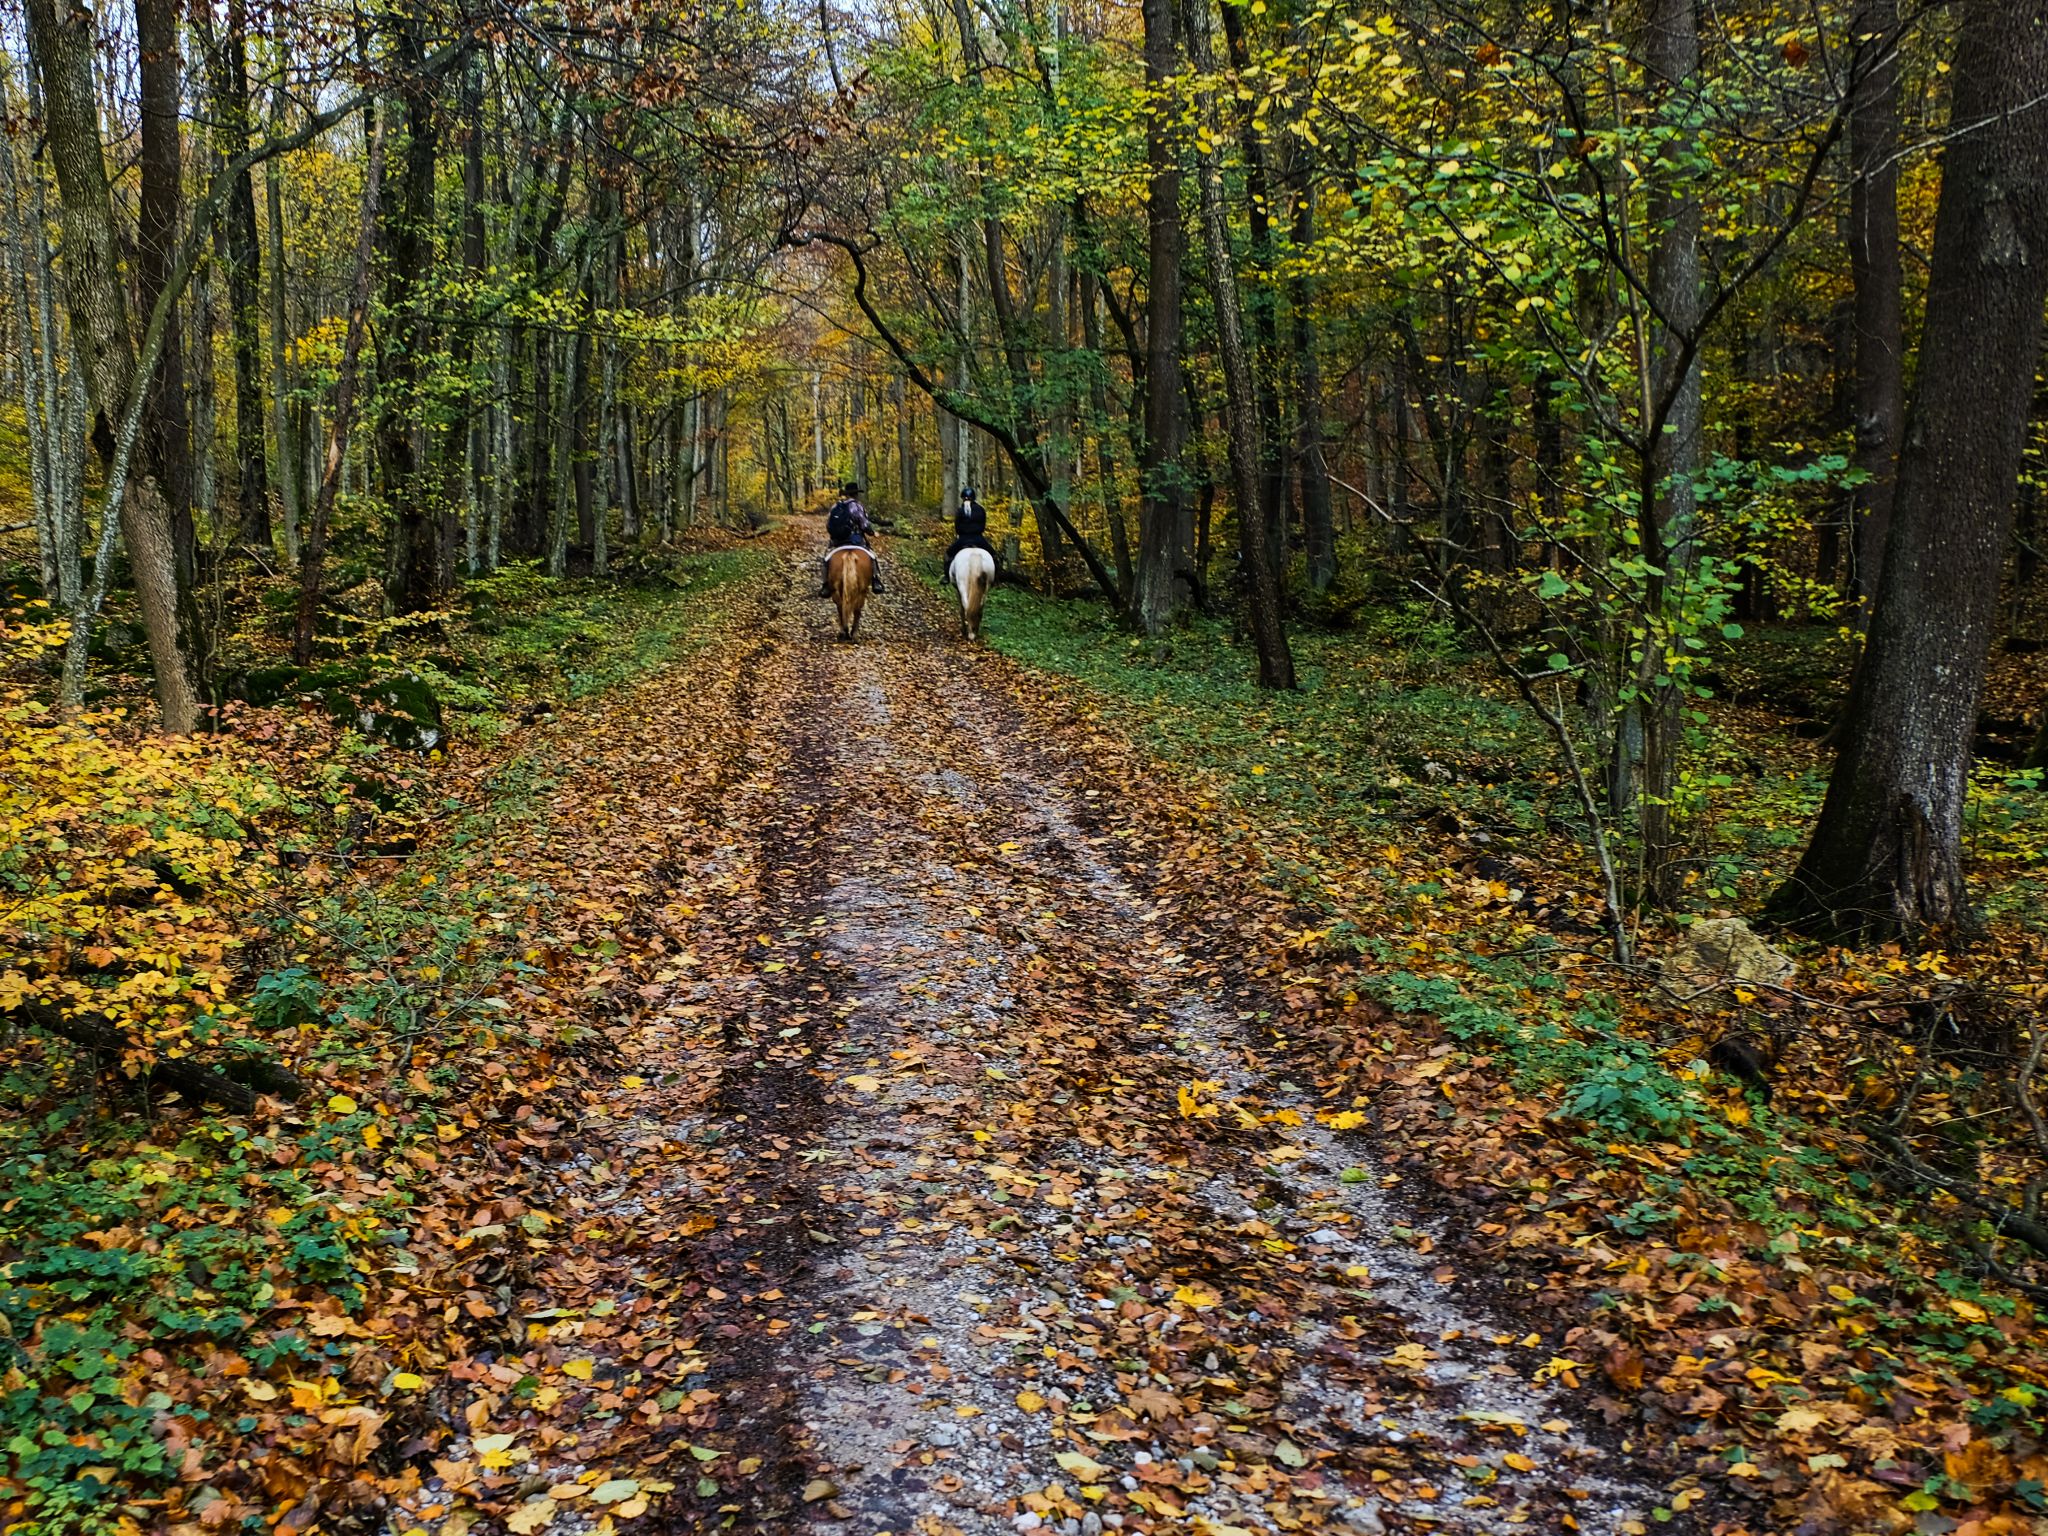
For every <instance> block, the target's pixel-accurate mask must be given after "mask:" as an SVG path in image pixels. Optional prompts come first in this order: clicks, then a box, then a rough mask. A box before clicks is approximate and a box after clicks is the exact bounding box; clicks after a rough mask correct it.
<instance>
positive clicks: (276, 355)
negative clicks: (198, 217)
mask: <svg viewBox="0 0 2048 1536" xmlns="http://www.w3.org/2000/svg"><path fill="white" fill-rule="evenodd" d="M277 116H278V118H280V119H281V118H282V116H283V93H282V92H280V93H279V96H278V112H277ZM263 190H264V198H265V202H266V205H267V209H266V211H267V212H268V214H269V224H270V417H271V433H272V435H273V436H274V437H275V438H276V440H277V489H278V496H279V500H280V502H281V504H282V506H283V508H284V557H285V559H286V560H287V561H288V562H290V563H291V564H293V565H296V564H297V563H298V559H299V538H300V525H301V524H302V523H303V521H304V519H305V481H304V479H303V478H302V477H301V474H300V470H301V468H302V466H303V465H304V463H305V455H304V454H302V453H301V452H300V451H299V443H298V437H297V434H296V432H295V431H294V430H293V429H294V427H295V425H296V422H295V418H294V414H293V411H292V407H291V402H290V400H289V399H288V398H287V397H288V396H289V395H290V393H291V378H290V375H289V374H288V372H287V365H286V360H285V340H286V337H287V335H288V334H289V331H288V327H287V325H286V321H285V303H284V286H285V270H284V172H283V169H282V167H281V166H280V165H279V163H278V161H277V160H276V159H273V160H271V161H270V162H269V163H268V164H266V165H265V166H264V168H263Z"/></svg>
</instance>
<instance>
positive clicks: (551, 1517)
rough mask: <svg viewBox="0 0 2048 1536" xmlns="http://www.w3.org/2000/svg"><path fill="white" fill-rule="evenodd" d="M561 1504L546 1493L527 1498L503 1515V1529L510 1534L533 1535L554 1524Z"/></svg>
mask: <svg viewBox="0 0 2048 1536" xmlns="http://www.w3.org/2000/svg"><path fill="white" fill-rule="evenodd" d="M561 1509H562V1507H561V1505H559V1504H557V1503H556V1502H555V1501H554V1500H553V1499H551V1498H549V1497H548V1496H547V1495H546V1494H542V1495H541V1496H540V1497H539V1498H537V1499H528V1500H527V1501H526V1502H525V1503H524V1504H522V1505H520V1506H519V1507H518V1508H517V1509H515V1510H513V1511H512V1513H511V1514H509V1515H507V1516H506V1517H505V1529H506V1530H508V1531H510V1532H512V1536H535V1533H536V1532H538V1531H544V1530H546V1529H547V1528H548V1527H549V1526H550V1525H552V1524H554V1521H555V1516H556V1515H558V1514H560V1513H561Z"/></svg>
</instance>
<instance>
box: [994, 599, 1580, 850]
mask: <svg viewBox="0 0 2048 1536" xmlns="http://www.w3.org/2000/svg"><path fill="white" fill-rule="evenodd" d="M984 634H985V636H986V638H987V640H988V643H989V644H990V645H991V646H993V647H994V648H995V649H997V650H999V651H1002V652H1004V653H1005V654H1007V655H1009V656H1011V657H1013V658H1015V659H1016V660H1018V661H1020V662H1022V663H1024V664H1025V665H1027V666H1031V667H1035V668H1037V669H1039V670H1041V671H1044V672H1049V673H1053V674H1056V675H1060V676H1065V677H1070V678H1073V679H1075V680H1077V681H1079V682H1081V683H1083V684H1085V685H1087V686H1088V688H1089V689H1090V690H1091V692H1092V693H1093V695H1094V698H1095V701H1096V702H1097V703H1098V704H1099V705H1100V707H1101V709H1102V711H1103V713H1104V714H1105V715H1106V716H1107V717H1109V718H1111V719H1113V720H1115V721H1116V722H1117V723H1119V724H1120V725H1123V726H1125V727H1127V728H1128V729H1130V730H1131V731H1132V732H1133V734H1135V735H1136V736H1137V737H1138V738H1139V739H1140V740H1142V741H1144V742H1145V743H1146V744H1147V745H1148V746H1150V747H1151V748H1153V749H1154V750H1155V751H1157V752H1158V754H1159V755H1160V756H1161V757H1162V758H1164V759H1166V760H1168V761H1173V762H1181V763H1186V764H1188V765H1189V766H1191V767H1194V768H1197V769H1200V770H1203V771H1205V772H1206V773H1208V774H1210V775H1212V776H1213V777H1214V779H1215V781H1216V782H1217V783H1219V784H1220V785H1221V786H1222V787H1223V789H1224V791H1225V793H1226V794H1228V795H1229V796H1230V797H1231V799H1232V801H1233V802H1234V803H1236V804H1238V805H1241V806H1242V807H1244V808H1245V809H1247V810H1256V811H1258V812H1260V813H1261V814H1263V815H1266V816H1276V817H1279V818H1281V819H1283V820H1285V821H1286V822H1289V823H1291V824H1293V825H1295V826H1298V827H1302V828H1311V827H1312V828H1315V829H1317V830H1318V834H1319V836H1322V837H1329V836H1330V835H1331V834H1332V833H1334V834H1335V836H1336V837H1337V838H1339V839H1343V838H1347V837H1348V838H1351V839H1354V840H1361V841H1378V840H1384V839H1385V838H1386V837H1387V836H1389V835H1394V834H1397V833H1398V832H1399V831H1400V829H1401V828H1402V827H1403V826H1404V825H1407V824H1412V823H1415V822H1418V821H1424V820H1429V819H1431V818H1439V819H1441V818H1446V817H1448V818H1455V820H1456V821H1457V823H1458V824H1459V825H1461V826H1472V827H1475V828H1491V829H1497V830H1500V831H1503V832H1509V833H1532V832H1537V831H1539V830H1540V829H1541V828H1542V827H1543V826H1544V824H1545V821H1546V819H1547V818H1550V817H1552V816H1553V815H1555V814H1556V813H1557V811H1558V809H1559V808H1560V807H1561V806H1562V800H1561V798H1560V794H1559V786H1558V784H1557V782H1556V780H1555V778H1554V776H1552V775H1550V774H1547V773H1545V772H1543V771H1541V769H1540V768H1538V770H1537V771H1535V772H1532V771H1531V766H1532V765H1534V764H1541V763H1543V762H1545V761H1547V754H1546V751H1545V749H1546V742H1545V741H1544V740H1543V738H1542V737H1541V735H1540V733H1539V730H1538V728H1537V727H1536V725H1535V722H1533V721H1532V720H1531V719H1530V718H1529V717H1528V715H1527V714H1526V713H1525V712H1524V711H1523V710H1522V709H1520V708H1519V707H1518V706H1516V705H1514V704H1511V703H1508V702H1505V701H1503V700H1501V699H1499V698H1497V697H1493V696H1491V695H1489V694H1488V693H1487V692H1485V691H1484V690H1483V689H1481V688H1480V687H1478V686H1477V685H1476V683H1475V682H1474V680H1473V665H1474V664H1473V661H1472V659H1471V658H1469V657H1468V656H1466V655H1465V654H1463V652H1462V651H1461V650H1460V649H1459V647H1458V645H1457V644H1456V640H1455V637H1454V635H1453V634H1452V632H1451V631H1450V630H1449V628H1448V627H1447V626H1445V625H1442V624H1439V623H1437V622H1435V621H1434V620H1432V619H1430V618H1429V617H1427V616H1426V615H1423V614H1420V613H1417V612H1414V611H1411V610H1406V609H1396V610H1389V611H1385V612H1383V613H1381V614H1380V615H1379V616H1378V617H1376V618H1375V619H1374V620H1373V622H1372V623H1370V624H1369V625H1368V626H1366V627H1362V628H1358V629H1354V630H1349V631H1345V632H1343V633H1338V634H1327V633H1316V632H1303V633H1301V634H1298V635H1296V636H1295V637H1294V654H1295V662H1296V667H1297V671H1298V673H1299V676H1300V680H1301V687H1300V688H1299V689H1298V690H1297V691H1296V692H1294V693H1291V694H1276V693H1271V692H1268V691H1265V690H1262V689H1260V688H1259V687H1258V686H1257V684H1256V681H1255V678H1254V671H1255V664H1254V661H1253V658H1252V655H1251V651H1250V648H1249V646H1248V645H1247V644H1244V643H1241V642H1238V641H1236V640H1234V639H1233V637H1232V635H1231V633H1230V630H1229V626H1228V625H1227V624H1224V623H1222V622H1220V621H1217V620H1212V619H1195V620H1191V621H1189V622H1188V623H1186V624H1183V625H1181V626H1178V627H1176V628H1175V629H1173V630H1172V631H1171V632H1169V633H1168V634H1166V635H1164V636H1162V637H1160V638H1158V639H1145V638H1142V637H1139V636H1135V635H1132V634H1131V633H1130V632H1129V631H1128V630H1126V629H1124V628H1123V627H1122V626H1120V625H1119V624H1117V623H1116V622H1115V620H1114V618H1113V616H1111V615H1110V614H1109V613H1108V612H1107V611H1106V610H1105V609H1104V608H1103V606H1102V605H1100V604H1098V603H1093V602H1054V601H1048V600H1046V599H1043V598H1039V597H1036V596H1033V595H1031V594H1025V593H1019V592H1017V591H1015V590H1014V589H1004V590H1002V591H1001V592H1000V593H999V594H998V596H997V598H996V599H995V600H994V604H993V609H992V612H991V614H990V617H989V620H988V623H987V627H986V629H985V630H984Z"/></svg>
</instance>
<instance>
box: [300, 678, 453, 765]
mask: <svg viewBox="0 0 2048 1536" xmlns="http://www.w3.org/2000/svg"><path fill="white" fill-rule="evenodd" d="M322 699H323V701H324V702H325V703H326V705H327V709H328V713H330V714H332V715H333V716H334V717H335V718H336V719H337V720H342V721H345V722H346V723H348V724H349V725H352V726H354V727H355V728H356V729H357V730H359V731H361V732H362V733H363V734H364V735H365V736H367V737H369V738H370V739H371V740H372V741H385V742H389V743H390V744H391V745H392V746H394V747H397V748H398V749H399V750H400V751H402V752H432V751H434V750H435V749H436V748H438V747H442V746H445V745H447V742H448V726H447V722H446V721H445V720H444V719H443V718H442V715H441V700H440V697H439V695H437V694H436V693H435V692H434V690H433V687H432V686H431V685H430V684H429V683H428V682H427V681H426V679H425V678H423V677H421V676H419V674H418V673H415V672H399V673H395V674H393V675H392V676H390V677H383V678H378V679H377V680H375V681H374V682H365V683H357V684H354V685H344V686H340V687H334V688H329V689H328V690H327V691H326V692H325V693H324V694H323V695H322Z"/></svg>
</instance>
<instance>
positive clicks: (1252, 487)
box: [1184, 0, 1294, 689]
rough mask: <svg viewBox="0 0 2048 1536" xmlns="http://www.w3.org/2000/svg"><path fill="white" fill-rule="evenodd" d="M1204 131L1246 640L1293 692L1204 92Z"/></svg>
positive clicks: (1201, 145) (1206, 211)
mask: <svg viewBox="0 0 2048 1536" xmlns="http://www.w3.org/2000/svg"><path fill="white" fill-rule="evenodd" d="M1208 3H1209V0H1188V4H1187V7H1186V10H1185V12H1184V14H1185V15H1186V17H1187V30H1188V53H1189V57H1190V60H1191V61H1192V62H1193V64H1194V66H1195V69H1196V71H1197V72H1198V73H1200V74H1202V75H1213V74H1214V73H1215V67H1216V66H1215V61H1214V60H1213V59H1212V58H1211V57H1210V49H1209V14H1208ZM1199 111H1200V115H1201V117H1202V118H1203V119H1205V124H1204V126H1205V129H1206V131H1205V132H1204V133H1201V134H1198V136H1197V142H1196V148H1195V172H1196V189H1197V191H1198V192H1199V194H1200V200H1201V209H1202V215H1201V218H1202V244H1203V247H1204V249H1205V250H1206V252H1207V255H1208V264H1209V281H1210V284H1211V286H1212V288H1213V289H1214V291H1215V300H1216V350H1217V353H1218V355H1219V356H1220V358H1221V360H1222V363H1223V428H1224V430H1223V441H1224V446H1225V448H1226V450H1227V452H1228V456H1229V460H1230V479H1231V490H1232V492H1233V493H1234V495H1235V497H1236V500H1237V522H1238V548H1239V551H1240V553H1241V555H1242V556H1243V559H1244V566H1245V576H1246V582H1245V587H1246V593H1245V595H1246V599H1247V602H1248V605H1249V607H1250V609H1251V622H1252V640H1253V643H1254V644H1255V645H1256V646H1257V648H1258V653H1259V686H1260V687H1262V688H1283V689H1284V688H1292V687H1293V686H1294V654H1293V652H1292V651H1291V650H1290V649H1289V647H1288V644H1287V629H1286V625H1285V622H1284V620H1283V617H1282V614H1281V603H1280V580H1279V572H1277V571H1276V570H1274V569H1273V547H1272V542H1271V529H1270V527H1269V526H1267V513H1268V508H1267V507H1266V504H1265V497H1264V495H1263V489H1264V477H1263V476H1262V474H1261V467H1262V464H1263V460H1262V457H1261V450H1260V442H1259V438H1260V433H1259V415H1258V411H1259V402H1258V398H1257V388H1256V385H1255V384H1254V382H1253V379H1252V366H1251V359H1250V358H1249V357H1248V356H1247V355H1246V352H1245V344H1244V326H1243V319H1242V316H1241V314H1240V311H1239V308H1238V295H1237V276H1236V273H1235V271H1234V269H1233V266H1232V262H1231V256H1230V229H1229V226H1228V224H1227V223H1226V221H1225V214H1224V208H1223V174H1222V171H1221V169H1220V168H1219V167H1218V165H1217V163H1216V151H1215V149H1214V148H1213V147H1207V146H1213V143H1214V138H1213V135H1214V132H1215V122H1214V118H1215V104H1214V100H1213V97H1212V96H1211V94H1210V93H1209V92H1208V91H1207V90H1204V92H1203V100H1202V101H1201V102H1200V105H1199Z"/></svg>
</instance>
